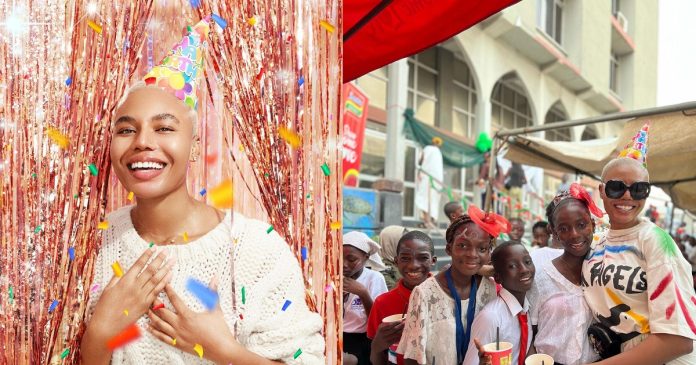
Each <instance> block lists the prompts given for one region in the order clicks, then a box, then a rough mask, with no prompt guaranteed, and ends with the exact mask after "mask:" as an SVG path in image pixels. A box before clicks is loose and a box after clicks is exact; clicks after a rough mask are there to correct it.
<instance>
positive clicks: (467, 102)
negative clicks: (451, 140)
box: [452, 59, 476, 137]
mask: <svg viewBox="0 0 696 365" xmlns="http://www.w3.org/2000/svg"><path fill="white" fill-rule="evenodd" d="M452 83H453V87H452V91H453V94H452V132H454V133H456V134H459V135H462V136H466V137H471V136H473V135H474V127H475V122H476V86H475V85H474V78H473V77H472V75H471V71H470V69H469V66H467V64H466V63H464V62H462V61H460V60H458V59H455V60H454V80H453V81H452Z"/></svg>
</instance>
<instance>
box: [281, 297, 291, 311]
mask: <svg viewBox="0 0 696 365" xmlns="http://www.w3.org/2000/svg"><path fill="white" fill-rule="evenodd" d="M290 304H292V302H291V301H289V300H286V301H285V303H284V304H283V312H285V310H286V309H288V307H289V306H290Z"/></svg>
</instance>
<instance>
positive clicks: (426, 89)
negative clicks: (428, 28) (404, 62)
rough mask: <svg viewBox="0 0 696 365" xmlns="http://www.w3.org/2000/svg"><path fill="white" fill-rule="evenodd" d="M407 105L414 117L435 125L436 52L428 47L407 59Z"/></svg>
mask: <svg viewBox="0 0 696 365" xmlns="http://www.w3.org/2000/svg"><path fill="white" fill-rule="evenodd" d="M408 66H409V67H408V107H409V108H411V109H413V110H414V111H415V117H416V119H418V120H420V121H421V122H423V123H426V124H430V125H432V126H437V122H436V121H437V86H438V72H437V52H436V47H433V48H429V49H427V50H425V51H423V52H421V53H419V54H416V55H414V56H412V57H409V59H408Z"/></svg>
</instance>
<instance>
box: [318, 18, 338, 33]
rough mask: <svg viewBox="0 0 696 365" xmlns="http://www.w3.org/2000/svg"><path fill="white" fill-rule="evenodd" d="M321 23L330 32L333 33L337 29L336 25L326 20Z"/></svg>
mask: <svg viewBox="0 0 696 365" xmlns="http://www.w3.org/2000/svg"><path fill="white" fill-rule="evenodd" d="M319 25H321V26H322V27H323V28H324V29H326V30H327V31H328V32H329V33H333V32H334V31H335V30H336V27H334V26H333V24H331V23H329V22H327V21H326V20H321V21H319Z"/></svg>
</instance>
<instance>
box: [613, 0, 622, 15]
mask: <svg viewBox="0 0 696 365" xmlns="http://www.w3.org/2000/svg"><path fill="white" fill-rule="evenodd" d="M620 11H621V3H620V2H619V0H611V14H612V15H614V18H616V17H617V14H618V13H619V12H620Z"/></svg>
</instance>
